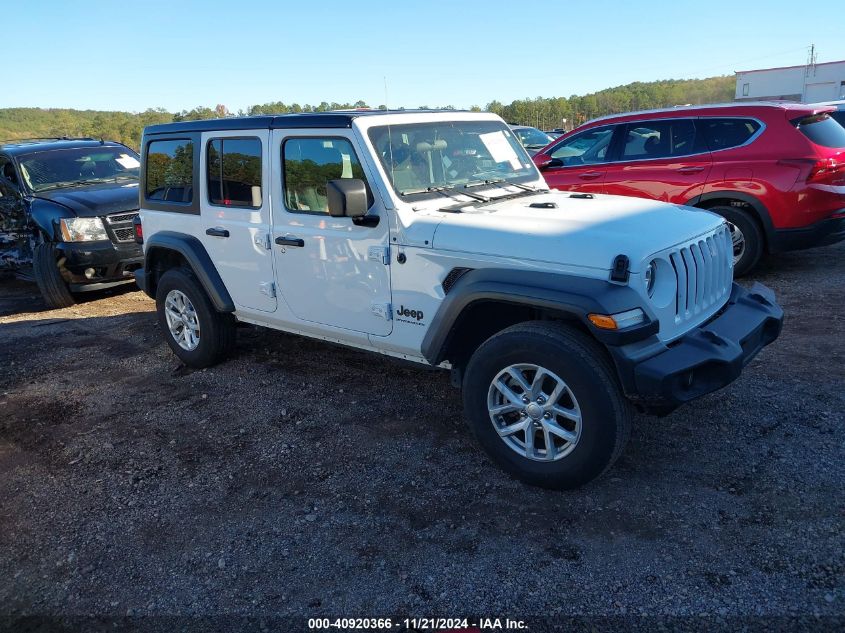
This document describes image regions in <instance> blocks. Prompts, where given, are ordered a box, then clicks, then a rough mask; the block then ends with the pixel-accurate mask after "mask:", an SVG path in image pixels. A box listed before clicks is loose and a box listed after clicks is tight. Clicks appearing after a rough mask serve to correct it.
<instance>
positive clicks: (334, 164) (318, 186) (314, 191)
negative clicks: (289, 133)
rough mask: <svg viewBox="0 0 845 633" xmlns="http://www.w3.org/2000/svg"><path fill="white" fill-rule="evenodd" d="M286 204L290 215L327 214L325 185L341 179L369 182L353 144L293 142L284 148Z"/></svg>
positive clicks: (315, 140)
mask: <svg viewBox="0 0 845 633" xmlns="http://www.w3.org/2000/svg"><path fill="white" fill-rule="evenodd" d="M282 163H283V164H284V166H285V169H284V186H285V204H286V205H287V208H288V209H289V210H291V211H297V212H301V213H328V212H329V208H328V202H327V195H326V183H328V182H329V181H330V180H338V179H340V178H357V179H358V180H363V181H364V182H366V178H365V177H364V169H363V168H362V167H361V163H360V162H359V161H358V155H357V154H356V153H355V149H354V148H353V147H352V144H351V143H350V142H349V141H348V140H346V139H343V138H293V139H288V140H286V141H285V142H284V144H283V145H282Z"/></svg>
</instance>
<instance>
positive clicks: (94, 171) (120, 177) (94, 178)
mask: <svg viewBox="0 0 845 633" xmlns="http://www.w3.org/2000/svg"><path fill="white" fill-rule="evenodd" d="M18 163H19V164H20V168H21V175H22V176H23V179H24V180H25V181H26V184H27V186H28V187H29V188H30V189H31V190H32V191H35V192H37V191H46V190H47V189H58V188H60V187H71V186H74V185H85V184H89V183H91V184H93V183H97V182H116V181H125V180H134V181H137V180H138V168H139V167H140V165H141V163H140V162H139V161H138V155H137V154H136V153H135V152H133V151H132V150H131V149H128V148H126V147H104V146H99V147H74V148H70V149H53V150H46V151H40V152H33V153H32V154H24V155H23V156H21V157H19V158H18Z"/></svg>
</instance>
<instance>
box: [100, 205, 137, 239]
mask: <svg viewBox="0 0 845 633" xmlns="http://www.w3.org/2000/svg"><path fill="white" fill-rule="evenodd" d="M136 215H138V212H137V211H130V212H128V213H115V214H113V215H107V216H106V227H107V228H108V230H109V233H110V234H111V239H112V241H113V242H118V243H120V244H125V243H127V242H134V241H135V229H134V227H133V226H132V220H134V219H135V216H136Z"/></svg>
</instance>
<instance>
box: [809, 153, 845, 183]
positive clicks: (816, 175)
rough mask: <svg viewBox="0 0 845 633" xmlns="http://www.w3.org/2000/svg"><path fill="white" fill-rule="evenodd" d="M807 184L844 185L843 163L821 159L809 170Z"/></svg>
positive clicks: (830, 159) (844, 169) (844, 165)
mask: <svg viewBox="0 0 845 633" xmlns="http://www.w3.org/2000/svg"><path fill="white" fill-rule="evenodd" d="M807 182H814V183H821V184H825V185H843V184H845V162H841V161H838V160H836V159H835V158H823V159H822V160H819V161H816V163H815V164H814V165H813V166H812V167H811V168H810V173H809V174H808V175H807Z"/></svg>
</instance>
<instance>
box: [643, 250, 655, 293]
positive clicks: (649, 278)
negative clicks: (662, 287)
mask: <svg viewBox="0 0 845 633" xmlns="http://www.w3.org/2000/svg"><path fill="white" fill-rule="evenodd" d="M643 278H644V280H645V289H646V292H648V296H649V297H650V296H651V295H653V294H654V281H655V279H656V278H657V262H656V261H655V260H653V259H652V260H651V261H650V262H649V263H648V267H647V268H646V269H645V274H644V275H643Z"/></svg>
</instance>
